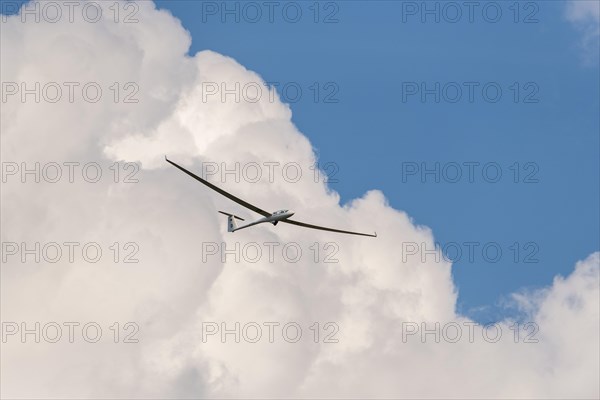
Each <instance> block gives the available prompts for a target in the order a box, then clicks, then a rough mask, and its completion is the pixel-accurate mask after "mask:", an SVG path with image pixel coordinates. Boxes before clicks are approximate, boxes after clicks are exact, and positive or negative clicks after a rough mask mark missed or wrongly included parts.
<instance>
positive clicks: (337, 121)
mask: <svg viewBox="0 0 600 400" xmlns="http://www.w3.org/2000/svg"><path fill="white" fill-rule="evenodd" d="M158 4H159V6H160V7H162V8H166V9H169V10H170V11H171V12H172V13H173V14H174V15H175V16H177V17H178V18H180V19H181V21H182V23H183V25H184V26H185V27H186V28H187V29H188V30H189V31H190V32H191V34H192V38H193V42H192V48H191V50H190V53H191V54H194V53H195V52H197V51H200V50H204V49H210V50H214V51H217V52H219V53H222V54H225V55H228V56H231V57H233V58H235V59H236V60H238V61H239V62H240V63H241V64H243V65H244V66H246V67H247V68H249V69H252V70H254V71H256V72H258V73H259V74H260V75H261V76H262V77H263V78H264V79H265V80H267V81H273V82H281V83H282V85H283V83H288V82H298V83H299V84H300V86H301V87H302V88H303V89H304V91H303V93H305V92H306V94H305V96H303V97H302V98H301V100H299V101H297V102H295V103H293V104H292V110H293V119H294V122H295V123H296V125H297V126H298V127H299V129H300V130H301V131H302V132H303V133H304V134H305V135H307V136H308V137H309V138H310V140H311V142H312V143H313V145H314V146H315V148H316V149H317V151H318V154H319V157H320V160H321V161H322V162H335V163H336V164H337V165H338V166H339V171H338V172H337V174H336V176H335V177H336V178H337V180H338V182H337V183H332V184H331V187H332V188H333V189H335V190H336V191H337V192H339V193H340V195H341V198H342V202H346V201H349V200H351V199H352V198H355V197H359V196H361V195H362V194H363V193H364V192H365V191H367V190H370V189H379V190H382V191H383V192H384V193H385V195H386V197H387V198H388V200H389V202H390V204H391V205H392V206H393V207H394V208H396V209H399V210H404V211H406V212H407V213H408V214H409V215H410V216H412V217H413V218H414V221H415V222H416V223H418V224H424V225H427V226H429V227H431V228H432V230H433V232H434V234H435V237H436V240H437V241H438V242H440V243H441V244H443V245H445V246H447V249H451V248H452V247H451V244H452V243H458V244H459V246H460V248H461V249H462V250H464V249H468V247H467V246H468V245H465V244H464V243H465V242H478V243H479V244H480V245H479V246H478V247H477V248H476V250H475V253H474V255H475V257H474V259H473V262H471V261H470V260H469V259H468V257H467V255H466V254H463V256H462V257H461V259H460V260H458V261H457V262H455V264H454V268H453V274H454V277H455V283H456V285H457V287H458V289H459V310H460V311H462V312H464V313H466V314H468V315H470V316H471V317H473V318H475V319H479V320H481V321H490V320H494V319H497V318H499V317H500V316H504V315H506V314H507V313H510V312H511V310H507V309H504V308H503V307H502V304H503V301H502V299H504V298H505V296H506V295H507V294H508V293H510V292H514V291H518V290H521V289H523V288H531V287H539V286H544V285H549V284H551V282H552V279H553V277H554V276H555V275H556V274H563V275H564V274H568V273H569V272H570V271H571V270H572V268H573V264H574V263H575V262H576V261H577V260H579V259H582V258H585V257H586V256H587V255H588V254H590V253H591V252H593V251H596V250H598V247H599V246H598V244H599V218H600V217H599V214H598V204H599V176H598V171H599V160H598V157H599V156H598V155H599V142H598V138H599V131H600V128H599V112H598V110H599V109H600V104H599V81H598V75H599V74H598V64H597V62H596V63H593V62H592V63H590V62H589V60H588V62H586V58H585V54H583V53H585V51H584V50H583V49H582V48H581V46H579V44H580V41H581V32H579V31H578V30H577V29H575V27H574V26H573V25H572V24H570V23H569V22H568V21H567V19H566V17H565V7H566V5H565V3H564V2H561V1H548V2H538V3H535V5H537V8H534V6H531V5H530V6H526V4H525V3H521V5H520V13H519V15H518V17H517V18H518V20H519V23H515V22H514V21H515V13H514V12H515V11H514V9H509V7H510V6H511V4H512V2H499V3H495V4H498V5H500V8H501V9H502V17H501V18H500V20H499V22H497V23H490V22H487V21H486V20H485V19H484V18H483V16H482V14H481V13H478V11H477V10H475V13H474V15H473V22H472V23H470V22H469V20H468V16H467V15H465V14H463V17H462V18H461V19H460V20H459V21H458V22H456V23H448V22H445V21H444V20H443V17H444V15H440V23H435V21H434V16H427V18H428V19H427V20H426V23H422V22H421V21H420V19H419V15H417V16H413V15H408V14H405V20H406V22H403V21H402V20H403V9H402V7H403V6H402V4H401V3H400V2H391V1H369V2H366V1H349V2H336V3H332V4H333V5H327V3H326V2H322V3H321V4H320V11H321V14H320V15H319V17H318V18H319V21H320V22H319V23H315V22H314V17H315V14H314V9H312V8H310V7H311V6H313V7H314V4H313V2H299V3H296V4H299V5H300V8H301V9H302V11H303V16H302V18H301V19H300V21H299V22H298V23H295V24H294V23H290V22H287V21H285V19H284V18H283V16H282V14H281V13H278V12H277V9H276V10H275V13H274V22H273V23H269V20H268V17H267V16H266V15H263V17H262V18H260V19H259V21H258V22H257V23H252V22H250V21H249V19H251V18H253V14H249V13H250V11H253V10H250V9H248V10H247V12H248V14H247V15H246V17H247V18H244V14H243V10H241V11H240V17H239V18H240V19H239V22H236V21H235V19H234V18H235V16H234V15H229V16H226V20H225V22H223V21H222V20H221V15H220V14H218V13H219V12H221V11H222V10H221V9H220V8H219V9H218V11H217V15H213V14H212V13H207V12H206V11H207V10H208V11H210V9H207V8H206V5H205V6H204V7H205V9H204V10H203V8H202V7H203V6H202V4H201V3H200V2H187V1H169V2H158ZM228 4H229V5H230V6H231V7H232V8H234V7H235V5H234V4H235V3H234V2H230V3H228ZM280 4H282V5H283V4H284V3H280ZM418 4H420V3H417V5H418ZM428 4H430V5H432V7H433V4H434V3H433V2H429V3H428ZM481 4H485V3H481ZM219 7H222V6H221V3H219ZM404 7H407V6H406V5H405V6H404ZM526 7H527V8H526ZM265 10H266V9H263V11H264V12H265V13H266V11H265ZM407 10H408V9H406V8H405V11H407ZM203 11H204V12H203ZM292 11H293V10H291V11H289V13H290V14H289V15H292V18H293V14H292ZM446 11H447V13H448V14H446V16H447V17H448V18H453V14H450V12H451V11H452V10H450V9H448V10H446ZM463 11H464V10H463ZM493 11H494V10H492V9H490V10H488V13H489V14H488V16H489V19H493V18H494V14H493ZM331 13H333V14H334V15H333V17H335V18H336V19H337V20H338V22H337V23H328V24H326V23H323V19H324V18H325V15H331ZM527 16H530V18H529V19H528V21H529V20H531V19H536V20H537V22H533V21H531V22H532V23H524V19H525V18H526V17H527ZM588 56H589V55H588ZM591 58H592V59H594V58H595V59H597V54H592V55H591ZM313 82H319V83H320V85H319V87H321V88H322V89H327V90H325V92H324V93H331V92H332V91H333V89H332V88H338V89H339V91H338V92H337V93H336V94H335V95H334V97H333V98H335V99H337V100H339V101H338V102H337V103H325V102H323V101H317V102H315V101H314V99H313V98H312V97H311V95H312V92H310V89H308V86H310V85H311V83H313ZM327 82H333V83H334V86H329V87H327V88H324V84H325V83H327ZM403 82H417V84H420V83H421V82H425V83H426V84H427V85H428V86H427V87H434V85H435V82H440V88H442V87H443V86H444V85H445V84H447V83H448V82H457V83H458V84H459V85H462V86H463V88H466V86H464V82H478V83H480V86H479V87H482V86H483V85H485V84H486V83H489V82H497V83H498V85H500V87H501V89H502V90H503V92H502V97H500V100H499V101H498V102H496V103H491V102H488V101H486V100H485V99H484V98H483V97H482V93H481V91H477V89H475V91H474V98H473V102H470V101H468V99H467V94H468V92H467V91H466V89H465V91H464V92H463V97H462V98H461V100H460V101H458V102H456V103H452V102H450V101H446V99H448V100H451V99H452V98H453V97H454V95H453V94H452V92H450V91H449V92H447V97H443V96H441V98H440V102H439V103H436V102H435V99H434V97H433V95H430V96H428V97H426V98H425V102H422V101H421V99H420V97H419V95H415V96H412V97H407V98H406V101H403V99H402V93H403V92H402V88H403ZM514 82H518V87H519V89H520V92H519V95H518V97H517V102H516V103H515V98H514V96H515V91H516V89H515V87H514V86H513V87H512V89H511V85H513V84H514ZM527 83H532V84H530V85H529V86H526V84H527ZM404 85H405V86H404V87H407V85H409V84H406V83H405V84H404ZM450 89H452V87H448V90H450ZM534 91H535V92H536V93H535V94H533V93H534ZM490 93H492V92H490ZM528 94H532V96H530V97H527V100H538V101H537V102H527V103H526V102H525V99H526V96H527V95H528ZM490 96H493V94H490ZM289 97H290V98H292V97H293V94H290V95H289ZM415 162H416V163H417V165H418V166H419V168H421V166H422V163H426V164H425V165H426V166H429V167H431V168H433V167H434V166H435V163H439V165H440V171H441V168H443V167H445V166H447V168H448V169H447V173H448V175H447V176H446V177H447V179H444V177H443V176H441V177H440V182H439V183H436V182H435V181H434V177H433V176H426V177H425V182H423V179H422V178H421V177H418V176H409V175H405V177H404V179H403V178H402V169H403V167H404V168H409V164H408V163H415ZM453 162H454V163H458V164H459V165H462V167H461V170H462V172H463V179H461V180H460V181H459V182H457V183H452V182H450V181H451V180H452V179H453V175H452V176H451V175H450V173H451V172H452V171H451V170H450V168H451V166H452V165H454V164H448V163H453ZM465 162H479V163H480V165H481V166H483V165H485V164H486V163H497V164H493V165H492V167H493V166H496V165H500V167H501V170H502V178H501V179H500V180H499V181H498V182H497V183H490V182H487V181H485V179H483V178H482V175H481V169H475V170H474V171H475V175H474V182H472V183H470V182H468V180H467V178H466V176H465V175H464V174H465V173H467V172H468V169H467V167H466V166H464V164H463V163H465ZM403 163H404V164H403ZM514 163H518V164H517V165H515V164H514ZM527 163H531V164H527ZM410 165H414V164H410ZM511 166H512V169H511ZM474 168H476V166H474ZM515 169H518V170H520V172H521V173H520V175H519V176H518V178H517V180H518V181H519V182H518V183H515V182H514V178H515V175H514V174H515ZM488 171H492V170H488ZM405 172H406V170H405ZM478 173H479V175H477V174H478ZM492 175H493V174H491V172H490V175H489V176H490V180H493V176H492ZM486 177H488V175H486ZM526 177H529V178H531V179H528V181H531V180H537V181H538V182H537V183H533V182H524V181H525V180H526ZM401 241H402V238H398V242H399V243H400V242H401ZM515 242H517V243H518V244H519V247H520V252H519V254H518V255H517V256H516V257H517V258H516V259H517V260H518V262H515V250H514V247H511V246H512V245H513V244H514V243H515ZM487 243H497V244H498V246H499V247H500V248H501V249H502V251H503V254H502V256H501V257H500V259H499V261H497V262H495V263H493V262H491V260H492V259H494V257H495V256H494V255H493V252H492V251H491V250H494V247H488V249H491V250H490V253H488V254H487V259H486V257H484V255H483V253H482V250H481V249H482V248H483V246H484V245H485V244H487ZM490 246H495V245H490ZM391 251H394V250H391ZM455 254H456V253H453V254H449V257H453V258H456V255H455ZM527 255H529V256H530V258H526V256H527ZM526 260H531V261H535V260H537V261H538V262H537V263H528V262H524V261H526ZM482 307H484V308H483V309H482Z"/></svg>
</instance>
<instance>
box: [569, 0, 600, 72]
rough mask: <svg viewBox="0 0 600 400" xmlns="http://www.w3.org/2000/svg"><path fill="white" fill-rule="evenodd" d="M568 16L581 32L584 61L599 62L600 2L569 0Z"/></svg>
mask: <svg viewBox="0 0 600 400" xmlns="http://www.w3.org/2000/svg"><path fill="white" fill-rule="evenodd" d="M566 17H567V20H568V21H569V22H571V23H572V24H573V25H574V26H575V27H576V28H577V29H578V30H579V31H580V32H581V35H582V37H581V41H580V46H581V48H582V50H583V55H584V61H585V62H586V63H588V64H594V65H597V64H598V57H600V51H599V50H598V49H599V48H600V2H598V1H594V0H569V1H567V8H566Z"/></svg>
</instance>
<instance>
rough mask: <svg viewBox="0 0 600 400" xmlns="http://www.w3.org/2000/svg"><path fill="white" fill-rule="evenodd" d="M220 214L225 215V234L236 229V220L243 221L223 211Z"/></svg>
mask: <svg viewBox="0 0 600 400" xmlns="http://www.w3.org/2000/svg"><path fill="white" fill-rule="evenodd" d="M219 212H220V213H221V214H224V215H227V232H233V231H235V230H236V229H237V224H236V223H235V220H236V219H239V220H240V221H243V220H244V218H240V217H238V216H237V215H233V214H229V213H226V212H224V211H219Z"/></svg>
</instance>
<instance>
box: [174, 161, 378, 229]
mask: <svg viewBox="0 0 600 400" xmlns="http://www.w3.org/2000/svg"><path fill="white" fill-rule="evenodd" d="M165 160H166V161H167V162H168V163H170V164H171V165H173V166H175V167H177V168H179V169H180V170H182V171H183V172H185V173H186V174H188V175H189V176H191V177H192V178H194V179H196V180H198V181H199V182H202V183H203V184H205V185H206V186H208V187H209V188H211V189H212V190H214V191H215V192H217V193H220V194H222V195H223V196H225V197H227V198H229V199H231V200H233V201H235V202H236V203H238V204H240V205H242V206H244V207H246V208H247V209H249V210H252V211H254V212H256V213H258V214H260V215H262V216H263V218H261V219H258V220H256V221H254V222H251V223H249V224H246V225H242V226H237V224H236V222H235V220H236V219H238V220H240V221H244V219H243V218H240V217H238V216H237V215H233V214H229V213H226V212H223V211H219V212H220V213H221V214H225V215H227V231H228V232H235V231H239V230H240V229H244V228H248V227H250V226H254V225H258V224H262V223H265V222H270V223H272V224H273V225H277V223H278V222H285V223H286V224H292V225H297V226H302V227H304V228H311V229H320V230H322V231H329V232H337V233H346V234H349V235H361V236H371V237H377V233H375V234H374V235H371V234H370V233H360V232H350V231H343V230H340V229H333V228H326V227H324V226H318V225H311V224H306V223H304V222H299V221H294V220H291V219H290V217H291V216H292V215H294V213H293V212H292V211H290V210H279V211H275V212H274V213H270V212H268V211H265V210H262V209H260V208H258V207H256V206H254V205H252V204H250V203H248V202H246V201H244V200H242V199H240V198H239V197H235V196H234V195H232V194H231V193H227V192H226V191H224V190H223V189H220V188H218V187H216V186H215V185H213V184H212V183H210V182H208V181H207V180H204V179H202V178H200V177H199V176H198V175H196V174H194V173H192V172H190V171H188V170H187V169H185V168H183V167H182V166H180V165H177V164H176V163H174V162H173V161H171V160H169V159H168V158H167V157H166V156H165Z"/></svg>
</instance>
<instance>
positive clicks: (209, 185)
mask: <svg viewBox="0 0 600 400" xmlns="http://www.w3.org/2000/svg"><path fill="white" fill-rule="evenodd" d="M165 160H167V162H169V163H170V164H171V165H173V166H175V167H177V168H179V169H180V170H182V171H183V172H185V173H186V174H188V175H189V176H191V177H192V178H194V179H196V180H197V181H199V182H202V183H203V184H205V185H206V186H208V187H209V188H211V189H212V190H214V191H215V192H217V193H219V194H222V195H223V196H225V197H227V198H229V199H231V200H233V201H235V202H236V203H238V204H239V205H242V206H244V207H246V208H247V209H249V210H252V211H254V212H256V213H259V214H260V215H262V216H265V217H269V216H270V215H271V213H270V212H268V211H265V210H261V209H260V208H258V207H256V206H254V205H252V204H250V203H248V202H246V201H244V200H242V199H240V198H239V197H235V196H234V195H232V194H231V193H227V192H226V191H224V190H223V189H221V188H218V187H216V186H215V185H213V184H212V183H210V182H209V181H207V180H205V179H202V178H200V177H199V176H198V175H196V174H194V173H192V172H190V171H188V170H187V169H185V168H183V167H182V166H180V165H177V164H176V163H174V162H173V161H171V160H169V159H168V158H167V157H166V156H165Z"/></svg>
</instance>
